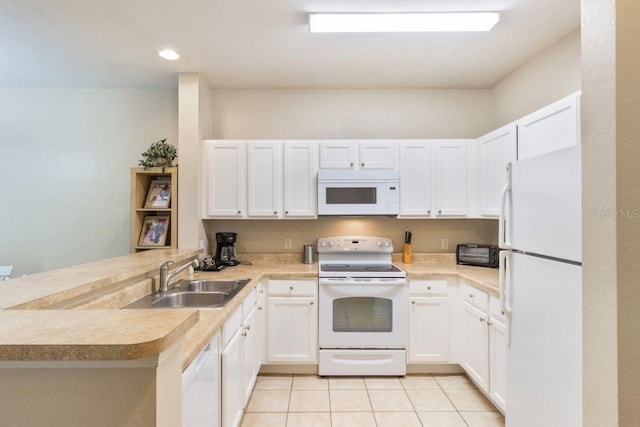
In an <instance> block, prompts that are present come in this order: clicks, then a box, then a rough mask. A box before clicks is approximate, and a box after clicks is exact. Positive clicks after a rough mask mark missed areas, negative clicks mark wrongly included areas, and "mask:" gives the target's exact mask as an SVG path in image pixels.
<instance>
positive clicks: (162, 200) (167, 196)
mask: <svg viewBox="0 0 640 427" xmlns="http://www.w3.org/2000/svg"><path fill="white" fill-rule="evenodd" d="M170 205H171V181H170V180H166V179H154V180H153V181H151V183H150V184H149V190H148V191H147V199H146V201H145V203H144V208H145V209H168V208H169V206H170Z"/></svg>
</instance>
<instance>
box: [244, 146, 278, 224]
mask: <svg viewBox="0 0 640 427" xmlns="http://www.w3.org/2000/svg"><path fill="white" fill-rule="evenodd" d="M247 149H248V152H249V153H248V158H247V160H248V163H247V164H248V168H247V177H248V185H247V201H248V216H249V217H254V218H277V217H278V216H279V215H281V214H282V142H280V141H251V142H249V143H248V144H247Z"/></svg>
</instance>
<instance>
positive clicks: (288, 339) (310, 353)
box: [267, 279, 318, 363]
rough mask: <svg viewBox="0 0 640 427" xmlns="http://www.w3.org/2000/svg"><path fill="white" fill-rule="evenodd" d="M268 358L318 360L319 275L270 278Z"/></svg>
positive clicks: (280, 360)
mask: <svg viewBox="0 0 640 427" xmlns="http://www.w3.org/2000/svg"><path fill="white" fill-rule="evenodd" d="M267 294H268V297H267V362H268V363H317V361H318V281H317V279H296V280H269V285H268V291H267Z"/></svg>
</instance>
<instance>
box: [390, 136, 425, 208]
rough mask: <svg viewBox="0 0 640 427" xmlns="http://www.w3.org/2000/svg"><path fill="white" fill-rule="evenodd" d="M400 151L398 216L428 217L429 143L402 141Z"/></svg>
mask: <svg viewBox="0 0 640 427" xmlns="http://www.w3.org/2000/svg"><path fill="white" fill-rule="evenodd" d="M399 151H400V156H399V157H400V213H399V215H398V216H400V217H428V216H430V215H431V205H432V200H431V199H432V197H431V194H432V180H431V176H432V172H433V171H432V168H431V144H430V143H429V142H427V141H411V142H402V143H400V147H399Z"/></svg>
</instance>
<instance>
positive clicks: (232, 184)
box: [203, 141, 247, 218]
mask: <svg viewBox="0 0 640 427" xmlns="http://www.w3.org/2000/svg"><path fill="white" fill-rule="evenodd" d="M204 151H205V155H204V161H205V165H203V169H204V173H205V174H206V175H205V176H206V178H205V183H204V185H203V190H204V191H205V192H206V194H205V197H206V200H207V203H206V210H205V212H204V214H205V215H204V216H205V217H212V216H213V217H216V216H219V217H235V218H241V217H243V216H245V215H246V212H245V210H246V209H245V204H246V194H247V192H246V179H247V144H246V142H228V141H205V142H204Z"/></svg>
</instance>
